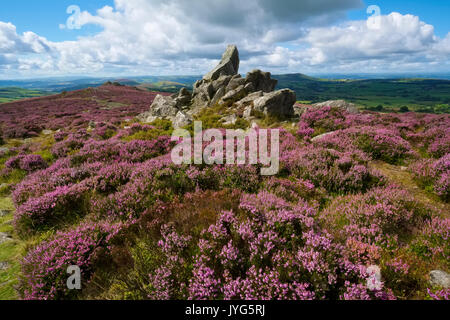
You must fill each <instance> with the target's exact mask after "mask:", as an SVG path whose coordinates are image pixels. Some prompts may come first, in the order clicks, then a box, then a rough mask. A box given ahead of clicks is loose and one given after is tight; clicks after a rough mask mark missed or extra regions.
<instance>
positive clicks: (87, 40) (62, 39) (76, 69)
mask: <svg viewBox="0 0 450 320" xmlns="http://www.w3.org/2000/svg"><path fill="white" fill-rule="evenodd" d="M205 2H207V3H208V5H206V6H205ZM318 3H320V5H318ZM70 5H77V6H79V7H80V9H81V11H82V15H81V17H80V18H79V19H78V22H79V23H80V24H81V29H79V30H76V29H74V30H71V29H68V28H67V27H66V28H62V27H61V26H60V25H64V24H65V23H66V20H67V19H68V17H69V16H70V15H69V14H68V13H67V12H66V10H67V8H68V6H70ZM369 5H377V6H378V7H379V8H380V11H381V17H380V19H381V20H379V21H378V20H376V21H375V20H374V18H371V20H367V19H368V18H369V15H368V14H367V12H366V9H367V7H368V6H369ZM105 6H107V7H105ZM449 12H450V1H442V0H428V1H422V0H421V1H419V0H415V1H412V0H409V1H405V0H374V1H363V0H321V1H299V0H278V1H272V0H247V1H245V2H242V1H241V0H189V1H186V0H75V1H74V0H58V1H54V0H40V1H29V0H27V1H24V0H15V1H4V2H3V3H2V9H1V11H0V42H2V41H3V44H2V43H0V78H1V79H6V78H23V77H41V76H52V75H58V76H59V75H123V74H126V75H138V74H153V75H157V74H201V73H203V72H206V71H207V70H208V68H210V67H211V66H213V65H214V64H215V63H216V62H217V61H216V60H217V58H218V57H220V54H221V52H222V51H223V49H224V48H225V46H226V45H227V44H228V43H236V44H237V45H238V47H239V49H240V51H241V57H242V64H241V66H242V69H241V71H242V72H246V71H248V70H250V69H252V68H261V69H264V70H268V71H272V72H277V73H279V72H302V73H309V74H317V73H395V72H407V71H411V72H415V73H420V72H441V71H444V72H450V61H449V58H448V57H449V56H450V33H449V32H450V19H448V13H449ZM377 19H378V18H377ZM369 23H372V25H369ZM373 23H380V25H379V28H378V27H377V28H374V27H373V26H375V25H374V24H373Z"/></svg>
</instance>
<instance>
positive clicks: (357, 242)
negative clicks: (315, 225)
mask: <svg viewBox="0 0 450 320" xmlns="http://www.w3.org/2000/svg"><path fill="white" fill-rule="evenodd" d="M322 217H323V219H324V221H325V224H326V226H327V227H328V229H329V230H330V231H331V230H332V229H334V230H335V232H336V235H337V237H338V238H340V239H342V240H345V242H346V245H347V247H349V248H350V249H355V250H354V251H353V250H351V251H353V252H352V254H354V258H355V259H356V260H355V262H361V263H362V262H365V263H369V264H376V263H377V262H378V259H379V258H380V256H381V247H390V246H396V245H399V244H400V243H401V241H404V240H405V239H408V237H409V236H410V235H411V231H412V230H413V229H414V228H418V227H422V226H423V225H424V224H425V222H426V221H427V220H428V219H430V212H429V209H428V208H424V207H423V206H422V205H420V204H419V203H417V201H415V200H414V199H413V198H412V197H411V196H410V195H409V194H408V193H407V192H406V191H404V190H402V189H400V188H398V187H395V186H387V187H382V188H375V189H373V190H371V191H369V192H367V193H366V194H361V195H352V196H347V197H338V198H336V199H335V200H334V201H333V203H332V204H331V205H330V206H329V207H328V208H327V210H325V211H324V212H323V214H322Z"/></svg>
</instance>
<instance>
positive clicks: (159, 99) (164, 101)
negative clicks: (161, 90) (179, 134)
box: [150, 94, 178, 117]
mask: <svg viewBox="0 0 450 320" xmlns="http://www.w3.org/2000/svg"><path fill="white" fill-rule="evenodd" d="M177 113H178V109H177V107H176V101H175V100H174V99H173V98H171V97H166V96H162V95H160V94H158V95H157V96H156V98H155V100H154V101H153V103H152V105H151V106H150V114H151V116H153V117H175V116H176V114H177Z"/></svg>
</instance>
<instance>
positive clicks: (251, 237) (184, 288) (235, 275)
mask: <svg viewBox="0 0 450 320" xmlns="http://www.w3.org/2000/svg"><path fill="white" fill-rule="evenodd" d="M315 214H316V211H315V210H314V209H313V208H311V207H309V206H308V205H306V204H305V203H302V202H300V203H298V204H297V205H289V204H288V203H287V202H285V201H284V200H282V199H280V198H277V197H276V196H274V195H272V194H269V193H266V192H262V193H260V194H259V195H257V196H255V195H244V196H243V198H242V200H241V204H240V209H239V210H238V211H237V212H236V213H235V212H233V211H224V212H222V213H221V214H220V216H219V217H218V220H217V222H216V223H215V224H213V225H211V226H210V227H209V228H208V229H207V230H205V231H204V232H203V233H202V235H201V237H200V239H199V240H198V241H194V242H193V241H192V238H190V237H186V236H181V235H179V234H177V233H176V232H175V231H174V230H173V229H167V227H166V226H163V229H162V240H161V241H159V243H158V246H159V250H158V252H159V254H160V255H161V256H162V261H164V262H163V263H162V265H161V266H160V267H158V268H156V269H155V270H154V271H153V272H152V273H151V274H150V275H149V281H150V287H149V289H150V293H149V297H150V298H152V299H173V298H182V299H186V298H188V299H195V300H199V299H200V300H201V299H226V300H231V299H264V300H265V299H300V300H309V299H327V298H343V299H352V298H358V297H359V295H361V294H362V292H363V293H364V294H365V295H366V296H367V298H377V297H379V298H393V297H392V295H390V294H388V293H387V292H383V291H372V292H371V291H369V290H368V289H367V287H366V286H365V284H364V283H365V278H366V273H365V268H364V267H363V266H358V265H354V264H352V263H351V262H349V261H347V260H345V259H343V258H342V257H340V253H339V252H340V250H341V248H340V246H339V245H336V244H334V243H333V240H332V238H331V236H330V235H329V234H328V233H326V232H323V231H320V230H319V229H317V226H316V224H315V223H314V216H315ZM190 246H194V247H195V248H198V249H196V250H194V252H195V251H198V253H197V254H196V255H195V256H193V257H189V252H192V250H190V248H189V247H190ZM186 260H187V261H186ZM188 261H189V262H190V263H193V266H192V270H191V268H190V267H189V268H188V269H184V270H183V269H180V267H182V266H183V265H186V264H187V265H189V263H188ZM343 278H345V279H351V280H349V281H347V282H344V281H343ZM354 286H358V288H359V291H358V292H359V293H355V292H354V290H352V289H351V288H353V287H354ZM180 288H181V290H179V289H180Z"/></svg>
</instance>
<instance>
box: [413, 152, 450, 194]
mask: <svg viewBox="0 0 450 320" xmlns="http://www.w3.org/2000/svg"><path fill="white" fill-rule="evenodd" d="M411 171H412V172H413V174H414V176H415V178H416V179H417V181H418V182H419V184H420V185H421V186H422V187H424V188H425V189H432V191H434V192H436V193H437V194H438V195H439V196H440V197H441V198H442V200H444V201H445V202H449V201H450V182H449V181H450V153H447V154H446V155H445V156H443V157H442V158H440V159H438V160H431V159H425V160H420V161H418V162H416V163H415V164H413V165H412V166H411Z"/></svg>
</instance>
